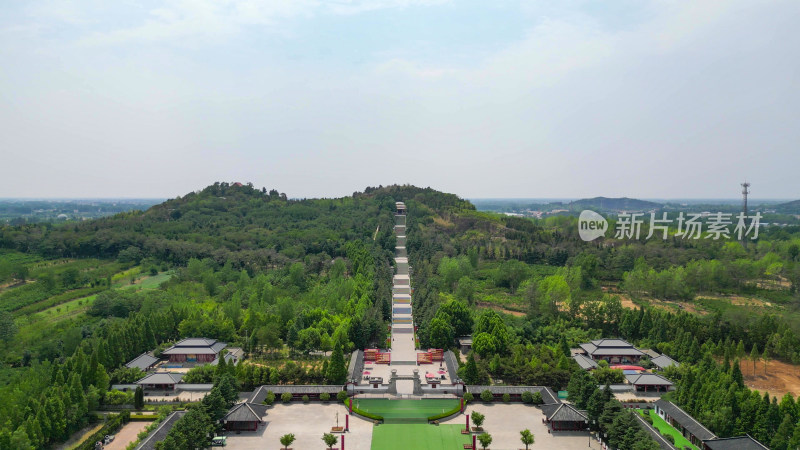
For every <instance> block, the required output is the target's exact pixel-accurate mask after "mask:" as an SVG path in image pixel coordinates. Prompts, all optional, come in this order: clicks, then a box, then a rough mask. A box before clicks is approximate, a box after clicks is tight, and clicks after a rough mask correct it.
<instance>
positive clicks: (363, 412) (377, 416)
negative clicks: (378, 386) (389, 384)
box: [342, 399, 383, 422]
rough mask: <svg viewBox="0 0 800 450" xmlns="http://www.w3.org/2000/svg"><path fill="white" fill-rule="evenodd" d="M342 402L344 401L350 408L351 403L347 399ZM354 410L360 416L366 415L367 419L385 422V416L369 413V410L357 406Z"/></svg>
mask: <svg viewBox="0 0 800 450" xmlns="http://www.w3.org/2000/svg"><path fill="white" fill-rule="evenodd" d="M342 403H344V406H345V407H347V408H350V404H349V403H348V402H347V399H345V400H344V401H343V402H342ZM353 412H354V413H355V414H358V415H359V416H362V417H366V418H367V419H372V420H380V421H381V422H383V416H379V415H377V414H372V413H368V412H366V411H364V410H361V409H358V408H356V407H355V406H353Z"/></svg>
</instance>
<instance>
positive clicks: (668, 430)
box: [637, 409, 697, 450]
mask: <svg viewBox="0 0 800 450" xmlns="http://www.w3.org/2000/svg"><path fill="white" fill-rule="evenodd" d="M637 412H638V413H639V414H641V415H644V414H645V412H644V411H642V410H641V409H639V410H637ZM648 413H649V414H650V417H651V418H652V419H653V427H655V429H656V430H658V432H659V433H661V434H663V435H664V436H666V435H671V436H672V437H673V438H675V447H678V448H683V447H689V448H691V449H694V450H697V447H695V446H694V445H692V443H691V442H689V440H688V439H686V438H685V437H683V435H681V434H680V433H679V432H678V430H676V429H675V428H673V427H672V425H670V424H668V423H667V422H665V421H664V419H662V418H661V416H659V415H658V414H656V411H655V410H654V409H650V410H648Z"/></svg>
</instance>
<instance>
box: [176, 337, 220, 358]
mask: <svg viewBox="0 0 800 450" xmlns="http://www.w3.org/2000/svg"><path fill="white" fill-rule="evenodd" d="M227 346H228V344H226V343H224V342H220V341H218V340H216V339H208V338H186V339H184V340H182V341H180V342H178V343H177V344H175V345H173V346H172V347H170V348H168V349H166V350H164V351H163V352H162V353H161V354H162V355H164V356H166V357H168V358H169V362H171V363H184V362H189V363H194V362H199V363H210V362H212V361H214V360H215V359H217V357H218V356H219V352H220V351H222V349H223V348H225V347H227Z"/></svg>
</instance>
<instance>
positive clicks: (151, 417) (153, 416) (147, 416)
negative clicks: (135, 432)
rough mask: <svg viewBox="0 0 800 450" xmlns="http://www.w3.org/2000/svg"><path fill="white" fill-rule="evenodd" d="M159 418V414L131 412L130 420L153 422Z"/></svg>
mask: <svg viewBox="0 0 800 450" xmlns="http://www.w3.org/2000/svg"><path fill="white" fill-rule="evenodd" d="M156 419H158V415H157V414H131V418H130V420H132V421H139V422H152V421H154V420H156Z"/></svg>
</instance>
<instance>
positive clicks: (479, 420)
mask: <svg viewBox="0 0 800 450" xmlns="http://www.w3.org/2000/svg"><path fill="white" fill-rule="evenodd" d="M470 418H471V419H472V423H474V424H475V426H476V427H477V428H478V430H480V429H481V427H483V421H484V420H486V416H484V415H483V414H481V413H479V412H478V411H472V415H471V416H470Z"/></svg>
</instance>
